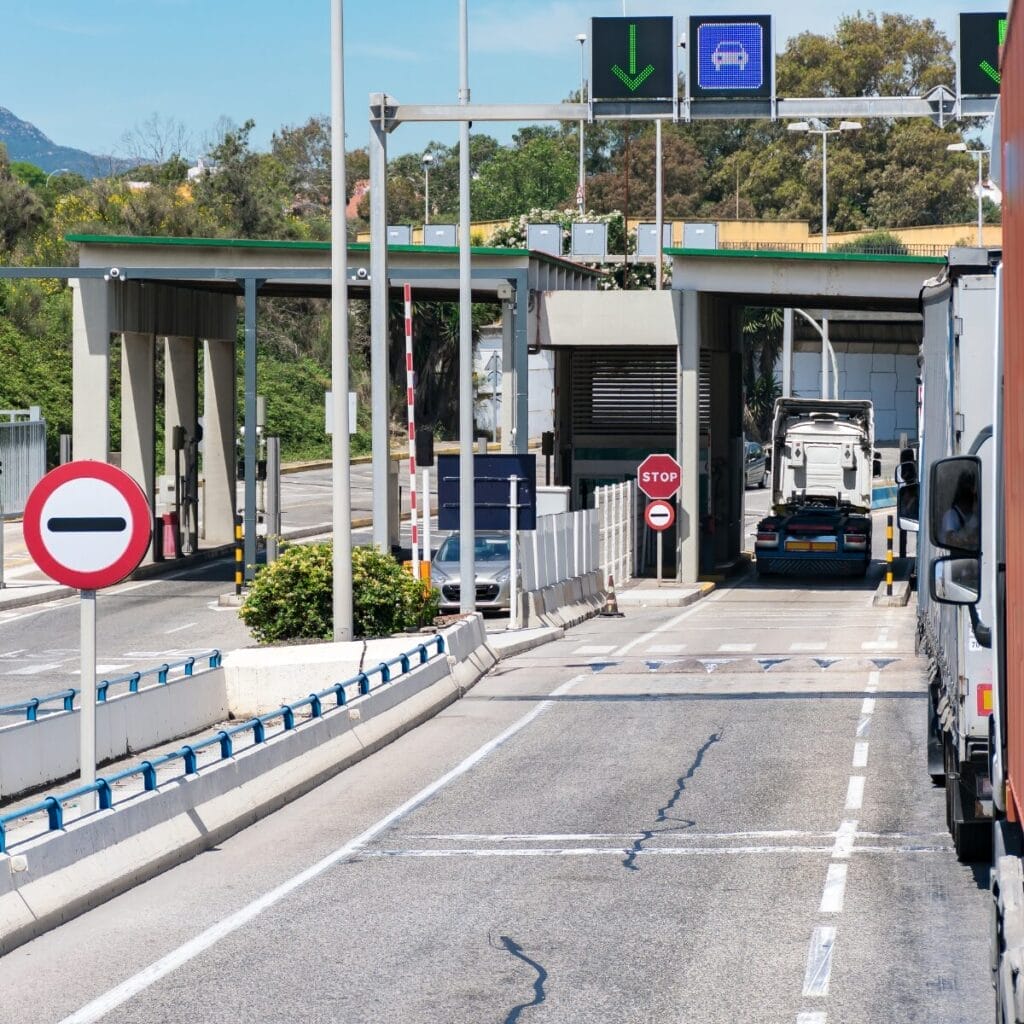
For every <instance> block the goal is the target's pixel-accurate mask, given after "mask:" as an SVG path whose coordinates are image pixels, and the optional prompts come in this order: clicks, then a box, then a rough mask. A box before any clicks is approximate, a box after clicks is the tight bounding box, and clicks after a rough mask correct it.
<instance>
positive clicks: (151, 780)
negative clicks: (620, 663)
mask: <svg viewBox="0 0 1024 1024" xmlns="http://www.w3.org/2000/svg"><path fill="white" fill-rule="evenodd" d="M432 645H436V646H437V650H436V651H435V652H434V655H433V656H435V657H436V656H437V655H439V654H443V653H444V651H445V642H444V637H442V636H433V637H431V638H430V639H429V640H428V641H426V643H422V644H418V645H417V646H416V647H415V648H413V650H412V651H408V652H406V653H404V654H399V655H397V656H396V657H394V658H390V659H389V660H388V661H382V662H380V663H379V664H378V665H376V666H374V667H373V668H370V669H367V670H365V671H363V672H359V673H357V674H356V675H354V676H352V678H351V679H346V680H344V681H343V682H340V683H335V684H334V685H333V686H329V687H327V689H325V690H321V691H320V692H318V693H311V694H310V695H309V696H308V697H303V698H302V699H301V700H297V701H292V702H291V703H289V704H282V705H281V707H279V708H277V709H276V710H274V711H268V712H267V713H266V714H263V715H259V716H257V717H256V718H250V719H249V720H248V721H245V722H240V723H239V724H238V725H233V726H231V727H230V728H227V729H221V730H219V731H218V732H216V733H214V734H213V735H212V736H208V737H207V738H206V739H203V740H200V741H199V742H198V743H190V744H186V745H185V746H183V747H180V748H179V749H178V750H172V751H171V752H169V753H167V754H162V755H160V756H159V757H154V758H150V759H148V760H145V761H142V762H141V763H140V764H137V765H133V766H132V767H131V768H126V769H124V770H123V771H120V772H116V773H115V774H113V775H105V776H102V777H101V778H98V779H97V780H96V781H95V782H93V783H91V784H90V785H88V786H79V787H78V788H77V789H72V790H69V791H68V792H66V793H59V794H57V795H55V796H46V797H44V798H43V799H42V800H40V801H39V802H38V803H34V804H31V805H30V806H28V807H23V808H21V809H20V810H17V811H12V812H11V813H10V814H4V815H0V853H6V852H7V826H8V825H9V824H10V823H11V822H14V821H20V820H21V819H23V818H28V817H31V816H32V815H35V814H42V813H44V812H45V813H46V815H47V821H48V827H47V830H48V831H50V832H55V831H60V830H62V829H63V828H64V804H65V803H67V802H68V801H69V800H75V799H77V798H79V797H82V796H85V795H87V794H89V793H96V794H97V800H98V803H99V809H100V810H101V811H105V810H111V809H112V808H113V806H114V793H113V786H114V785H115V784H116V783H118V782H122V781H124V780H125V779H129V778H131V777H133V776H135V775H141V776H142V782H143V788H144V790H145V791H146V792H150V791H154V790H158V789H159V788H160V783H159V780H158V779H157V774H156V773H157V769H158V768H162V767H163V766H164V765H167V764H170V763H172V762H174V761H179V760H180V761H181V762H182V765H183V768H184V772H183V774H185V775H193V774H195V773H196V772H198V771H199V769H200V767H201V766H200V765H199V763H198V756H197V755H198V754H199V753H200V752H201V751H204V750H206V749H208V748H214V747H218V748H219V756H218V757H217V758H216V759H215V760H214V761H211V762H210V764H218V763H219V762H221V761H225V760H227V759H229V758H231V757H233V756H234V754H235V744H234V738H235V737H236V736H238V735H240V734H245V733H251V735H252V743H250V744H249V746H248V747H247V748H246V749H249V748H251V747H254V746H258V745H259V744H261V743H265V742H266V739H267V725H268V724H269V723H271V722H274V721H276V720H277V719H280V720H281V726H282V728H281V731H282V732H288V731H290V730H292V729H294V728H295V713H296V712H297V711H300V710H302V709H303V708H307V707H308V708H309V712H310V717H311V718H322V717H323V715H324V712H325V711H334V710H336V709H337V708H342V707H346V706H347V705H348V704H349V703H350V701H352V700H355V699H358V698H359V697H366V696H369V695H370V694H372V693H374V692H375V691H376V690H379V689H381V687H383V686H386V685H387V684H388V683H390V682H391V681H392V680H393V679H395V678H398V677H400V676H402V675H404V674H405V673H406V672H410V671H411V670H412V669H413V667H414V666H413V658H414V657H417V656H418V658H419V661H418V662H417V665H425V664H426V663H427V662H428V661H429V660H430V658H431V656H432V655H431V654H430V653H429V651H428V647H430V646H432ZM218 657H219V654H218ZM396 666H397V667H398V672H397V673H396V672H394V671H393V670H394V668H395V667H396ZM378 675H379V676H380V682H379V683H378V684H377V685H376V686H374V685H373V683H372V679H373V677H374V676H378ZM352 687H356V692H355V693H351V694H350V693H349V690H350V689H351V688H352ZM330 700H333V701H334V705H333V707H330V706H328V707H325V702H326V701H330ZM275 735H278V733H275ZM202 767H207V765H203V766H202ZM177 777H178V776H175V778H177Z"/></svg>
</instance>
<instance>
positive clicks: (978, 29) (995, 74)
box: [956, 11, 1007, 97]
mask: <svg viewBox="0 0 1024 1024" xmlns="http://www.w3.org/2000/svg"><path fill="white" fill-rule="evenodd" d="M1006 26H1007V13H1006V11H1001V12H1000V11H986V12H971V13H965V12H961V13H960V21H959V39H958V40H957V49H956V54H957V56H956V88H957V95H958V96H969V97H979V96H998V95H999V85H1000V81H1001V76H1000V73H999V51H1000V48H1001V47H1002V43H1003V41H1004V40H1005V38H1006Z"/></svg>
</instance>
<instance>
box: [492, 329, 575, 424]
mask: <svg viewBox="0 0 1024 1024" xmlns="http://www.w3.org/2000/svg"><path fill="white" fill-rule="evenodd" d="M493 352H497V353H498V358H499V360H500V359H501V331H500V330H499V331H497V332H496V333H492V332H491V331H490V329H488V328H485V329H484V330H483V331H482V332H481V336H480V341H479V343H478V344H477V347H476V352H475V354H474V356H473V374H474V376H475V377H476V380H477V382H478V387H477V405H476V413H475V421H476V425H477V428H478V430H479V431H482V432H483V433H487V434H489V433H490V432H491V429H492V427H493V419H494V418H493V415H492V408H493V406H492V404H491V391H492V389H493V387H494V376H493V374H488V373H487V370H486V368H487V364H488V362H489V361H490V359H491V354H492V353H493ZM529 371H530V376H529V389H530V390H529V399H530V423H529V436H530V437H531V438H539V437H540V435H541V434H543V433H544V431H545V430H554V428H555V427H554V422H555V421H554V408H555V354H554V352H550V351H547V350H544V351H542V352H536V353H531V355H530V361H529ZM497 384H498V422H499V424H500V422H501V372H500V371H499V373H498V381H497Z"/></svg>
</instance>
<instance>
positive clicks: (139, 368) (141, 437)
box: [121, 331, 156, 557]
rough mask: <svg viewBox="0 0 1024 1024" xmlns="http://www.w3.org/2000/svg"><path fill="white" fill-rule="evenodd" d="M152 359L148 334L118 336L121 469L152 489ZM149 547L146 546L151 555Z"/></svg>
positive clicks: (151, 491)
mask: <svg viewBox="0 0 1024 1024" xmlns="http://www.w3.org/2000/svg"><path fill="white" fill-rule="evenodd" d="M155 423H156V358H155V341H154V338H153V335H152V334H142V333H136V332H135V331H126V332H125V333H124V334H122V335H121V468H122V469H123V470H124V471H125V472H126V473H127V474H128V475H129V476H131V477H133V478H134V479H135V481H136V483H138V485H139V486H140V487H141V488H142V489H143V491H145V493H146V497H147V498H148V499H149V504H150V506H151V507H152V505H153V498H154V495H155V492H156V476H155V466H154V462H155V449H154V444H155V440H156V437H155V433H154V424H155ZM152 552H153V548H152V547H151V548H150V549H149V556H147V557H151V556H152Z"/></svg>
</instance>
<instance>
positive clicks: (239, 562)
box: [235, 515, 245, 597]
mask: <svg viewBox="0 0 1024 1024" xmlns="http://www.w3.org/2000/svg"><path fill="white" fill-rule="evenodd" d="M242 543H243V540H242V517H241V516H239V515H236V516H235V597H241V596H242V584H243V583H244V582H245V565H244V560H243V559H244V553H243V550H242Z"/></svg>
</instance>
